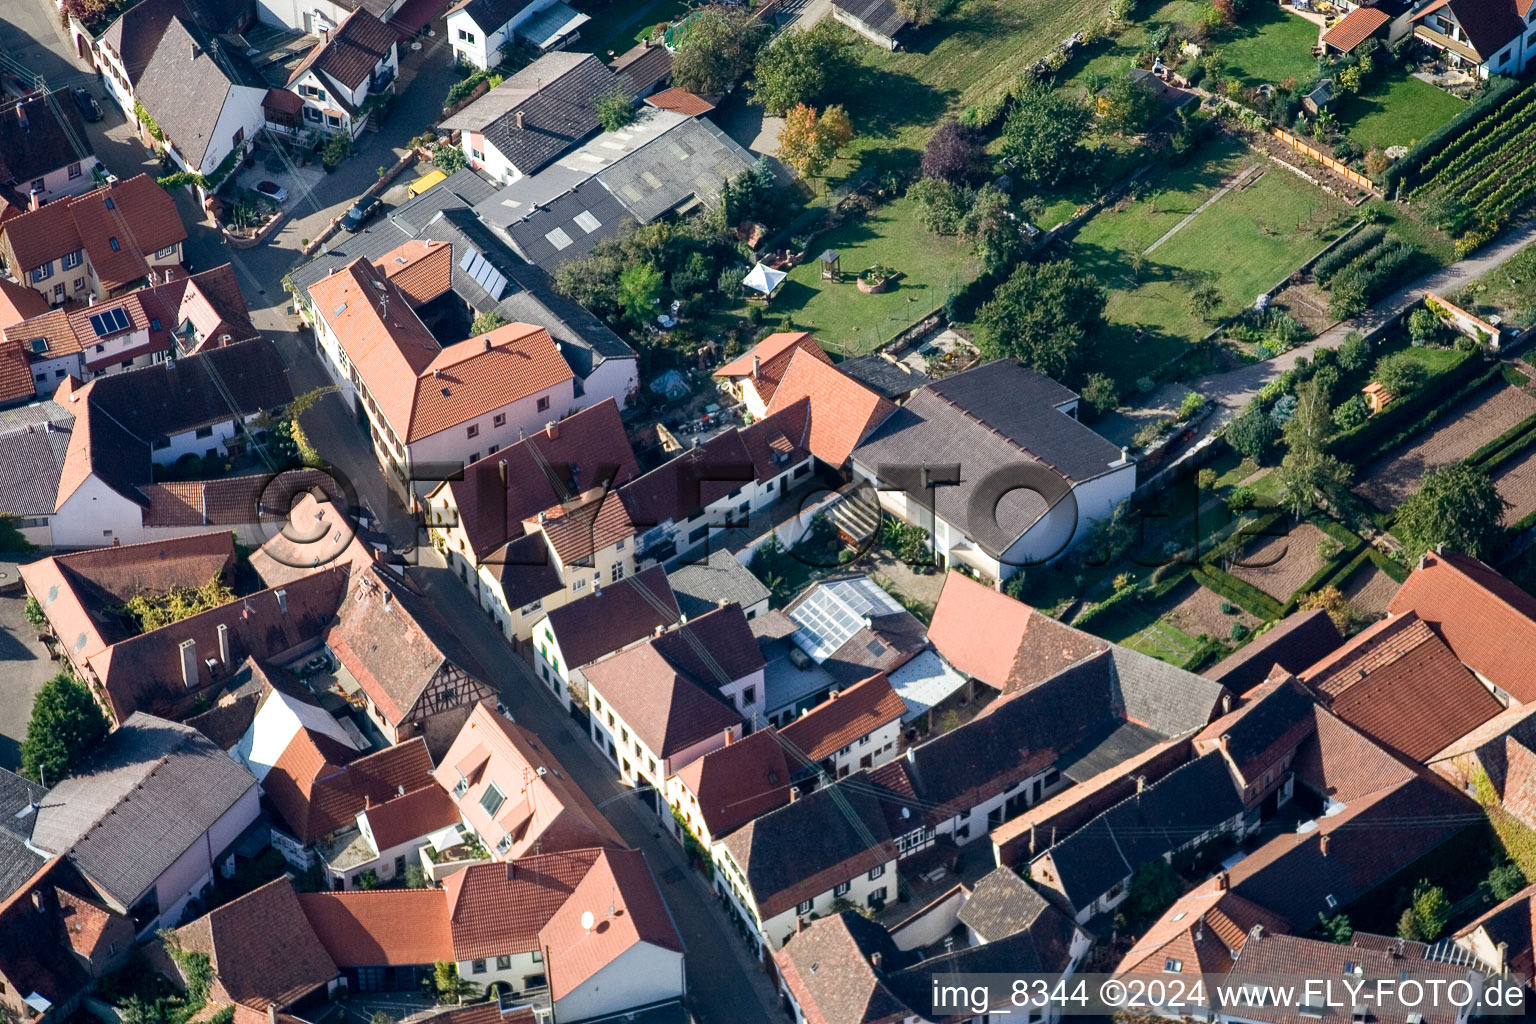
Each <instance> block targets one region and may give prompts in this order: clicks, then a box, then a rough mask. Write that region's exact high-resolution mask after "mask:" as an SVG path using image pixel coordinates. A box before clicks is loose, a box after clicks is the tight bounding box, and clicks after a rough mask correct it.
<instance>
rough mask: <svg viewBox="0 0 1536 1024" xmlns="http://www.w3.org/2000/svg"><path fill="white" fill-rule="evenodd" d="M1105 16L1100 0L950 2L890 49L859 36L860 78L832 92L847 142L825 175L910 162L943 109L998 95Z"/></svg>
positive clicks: (839, 176) (951, 109) (851, 173)
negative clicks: (846, 126) (850, 135)
mask: <svg viewBox="0 0 1536 1024" xmlns="http://www.w3.org/2000/svg"><path fill="white" fill-rule="evenodd" d="M1103 14H1104V4H1103V2H1102V0H1050V2H1047V0H957V2H956V3H955V4H954V6H952V7H950V8H949V9H948V10H946V11H945V13H944V15H943V16H942V17H941V18H939V20H938V21H936V22H935V23H934V24H933V25H930V26H928V27H927V28H924V29H922V30H920V31H917V32H914V33H912V34H911V35H910V36H909V37H908V38H906V39H904V40H903V48H902V49H901V50H899V51H897V52H895V53H891V52H888V51H886V50H882V49H880V48H878V47H875V46H872V45H870V44H869V43H868V42H865V41H862V40H861V41H860V42H859V44H858V46H857V47H856V49H855V52H856V53H857V54H858V56H859V63H860V69H859V73H858V74H856V75H855V76H854V77H853V79H852V80H851V81H849V82H848V83H846V86H845V87H844V88H842V89H840V90H839V95H840V96H841V98H842V101H843V104H844V105H845V106H846V107H847V109H848V116H849V117H850V119H851V120H852V121H853V130H854V132H855V136H854V139H853V141H852V142H850V143H849V144H848V145H847V146H845V147H844V149H843V152H842V155H841V156H840V157H839V159H838V160H837V161H835V162H834V164H833V166H832V168H831V170H830V172H829V178H830V179H831V180H832V181H833V182H834V183H835V182H837V181H839V180H841V179H844V178H847V177H849V176H862V174H863V172H864V171H866V170H869V169H883V168H889V167H896V168H908V167H912V166H915V165H916V163H917V161H918V160H919V159H920V158H921V156H922V151H923V146H924V145H925V144H926V143H927V141H928V136H929V135H930V134H932V132H933V128H934V126H935V125H937V124H938V123H939V121H940V120H942V119H943V117H944V115H945V113H947V112H958V111H959V110H961V109H963V108H964V107H965V106H966V105H967V104H970V103H974V102H976V101H977V100H979V99H982V98H983V97H985V96H987V95H988V94H989V93H992V92H994V91H996V90H997V89H999V88H1000V87H1001V86H1003V85H1004V84H1005V83H1007V82H1008V81H1009V80H1010V79H1012V78H1013V77H1014V76H1016V75H1018V74H1020V73H1022V72H1024V71H1027V70H1028V69H1029V68H1030V67H1031V66H1032V65H1033V64H1034V63H1035V61H1037V60H1039V59H1040V58H1041V57H1044V56H1045V55H1046V54H1047V53H1048V52H1050V50H1051V49H1052V48H1053V47H1055V46H1056V44H1057V43H1059V42H1061V41H1062V40H1064V39H1067V38H1068V37H1070V36H1071V35H1072V33H1074V32H1076V31H1079V30H1080V29H1082V28H1083V27H1085V26H1086V25H1088V24H1089V22H1091V21H1094V20H1097V19H1099V18H1102V17H1103Z"/></svg>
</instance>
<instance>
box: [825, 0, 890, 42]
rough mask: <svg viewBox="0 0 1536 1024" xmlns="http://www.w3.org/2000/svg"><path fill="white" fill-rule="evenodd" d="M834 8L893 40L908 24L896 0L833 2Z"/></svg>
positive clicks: (843, 0) (840, 0) (833, 0)
mask: <svg viewBox="0 0 1536 1024" xmlns="http://www.w3.org/2000/svg"><path fill="white" fill-rule="evenodd" d="M832 6H833V7H836V8H837V9H838V10H840V11H842V12H843V13H845V14H847V15H848V16H850V17H852V18H856V19H858V20H859V21H862V22H863V23H864V24H866V25H868V26H869V27H870V28H871V29H873V30H874V31H876V32H878V33H880V34H881V35H883V36H889V37H891V38H895V36H896V33H898V32H900V31H901V30H902V29H904V28H906V27H907V24H908V22H907V19H906V16H905V15H903V14H902V13H901V9H900V8H899V7H897V6H896V2H895V0H832Z"/></svg>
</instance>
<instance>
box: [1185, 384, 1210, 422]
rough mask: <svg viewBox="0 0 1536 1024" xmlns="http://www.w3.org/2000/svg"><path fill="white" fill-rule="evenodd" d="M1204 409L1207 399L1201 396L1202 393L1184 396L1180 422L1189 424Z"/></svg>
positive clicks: (1190, 393) (1192, 392)
mask: <svg viewBox="0 0 1536 1024" xmlns="http://www.w3.org/2000/svg"><path fill="white" fill-rule="evenodd" d="M1204 408H1205V399H1204V398H1203V397H1202V396H1201V395H1200V393H1199V392H1198V391H1191V392H1189V393H1188V394H1187V395H1185V396H1184V400H1183V401H1181V402H1180V403H1179V420H1180V422H1188V421H1189V420H1190V419H1192V418H1193V417H1194V415H1195V414H1196V413H1198V412H1199V411H1200V410H1201V409H1204Z"/></svg>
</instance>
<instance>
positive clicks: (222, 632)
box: [219, 622, 230, 669]
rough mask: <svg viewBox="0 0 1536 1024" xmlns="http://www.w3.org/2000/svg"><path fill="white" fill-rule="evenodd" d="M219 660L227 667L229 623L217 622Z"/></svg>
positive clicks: (228, 665)
mask: <svg viewBox="0 0 1536 1024" xmlns="http://www.w3.org/2000/svg"><path fill="white" fill-rule="evenodd" d="M219 661H221V662H223V663H224V667H225V668H226V669H228V668H229V667H230V664H229V623H227V622H221V623H219Z"/></svg>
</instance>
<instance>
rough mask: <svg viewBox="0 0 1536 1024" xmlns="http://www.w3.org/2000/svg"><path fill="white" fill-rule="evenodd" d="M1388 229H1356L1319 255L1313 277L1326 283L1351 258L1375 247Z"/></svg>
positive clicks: (1376, 227) (1314, 266)
mask: <svg viewBox="0 0 1536 1024" xmlns="http://www.w3.org/2000/svg"><path fill="white" fill-rule="evenodd" d="M1386 233H1387V229H1386V228H1383V227H1379V226H1367V227H1363V228H1361V229H1360V230H1359V231H1356V232H1355V233H1354V234H1353V235H1350V236H1349V237H1348V238H1346V239H1345V240H1344V241H1342V242H1340V243H1339V244H1338V245H1336V246H1334V247H1333V248H1332V249H1329V250H1328V251H1327V252H1325V253H1323V255H1321V256H1319V257H1318V259H1317V262H1316V263H1314V264H1313V265H1312V277H1313V279H1315V280H1316V281H1317V283H1318V284H1323V285H1326V284H1327V283H1328V281H1329V279H1330V278H1332V277H1333V275H1334V273H1335V272H1336V271H1338V270H1340V269H1342V268H1343V266H1344V265H1345V264H1346V263H1348V262H1349V261H1350V260H1352V259H1354V258H1355V257H1356V256H1359V255H1360V254H1361V253H1363V252H1365V251H1367V250H1368V249H1371V248H1372V247H1374V246H1375V245H1376V244H1377V243H1378V242H1380V241H1381V240H1382V238H1383V237H1384V236H1385V235H1386Z"/></svg>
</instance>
